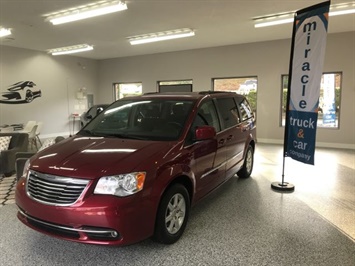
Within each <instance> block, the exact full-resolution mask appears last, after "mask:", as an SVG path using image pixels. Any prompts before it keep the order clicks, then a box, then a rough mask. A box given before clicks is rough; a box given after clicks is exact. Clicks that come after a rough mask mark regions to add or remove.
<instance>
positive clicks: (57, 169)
mask: <svg viewBox="0 0 355 266" xmlns="http://www.w3.org/2000/svg"><path fill="white" fill-rule="evenodd" d="M255 131H256V126H255V118H254V114H253V112H252V110H251V108H250V106H249V104H248V101H247V100H246V98H245V97H244V96H241V95H238V94H236V93H231V92H211V91H209V92H195V93H183V94H182V93H181V94H180V93H148V94H145V95H142V96H136V97H126V98H123V99H121V100H118V101H116V102H114V103H113V104H111V105H110V106H109V107H108V108H107V109H105V110H104V111H103V112H101V113H100V114H99V115H98V116H97V117H95V118H94V119H93V120H92V121H91V122H90V123H89V124H87V125H86V126H85V127H84V128H83V129H81V130H80V131H79V132H78V133H77V134H76V135H75V136H73V137H70V138H68V139H65V140H63V141H62V142H59V143H57V144H55V145H53V146H50V147H48V148H46V149H44V150H43V151H40V152H38V153H37V154H36V155H34V156H33V157H32V158H30V159H29V160H28V162H27V164H26V167H25V170H24V173H23V175H22V177H21V178H20V180H19V182H18V183H17V187H16V204H17V206H18V215H17V216H18V218H19V219H20V220H21V221H22V222H23V223H24V224H26V225H27V226H29V227H31V228H33V229H35V230H37V231H40V232H42V233H45V234H48V235H51V236H55V237H59V238H62V239H66V240H71V241H77V242H81V243H90V244H103V245H127V244H131V243H135V242H138V241H141V240H143V239H146V238H148V237H153V239H154V240H156V241H158V242H161V243H165V244H171V243H174V242H176V241H177V240H178V239H179V238H180V237H181V235H182V234H183V231H184V229H185V227H186V223H187V220H188V217H189V211H190V207H191V206H193V205H194V204H196V203H197V202H198V201H199V200H201V199H202V198H203V197H205V196H206V195H208V194H209V193H210V192H211V191H212V190H214V189H215V188H217V187H218V186H220V185H221V184H222V183H224V182H226V181H227V180H228V179H229V178H231V177H232V176H234V175H235V174H237V175H238V176H239V177H241V178H247V177H249V176H250V174H251V172H252V169H253V161H254V149H255V133H256V132H255Z"/></svg>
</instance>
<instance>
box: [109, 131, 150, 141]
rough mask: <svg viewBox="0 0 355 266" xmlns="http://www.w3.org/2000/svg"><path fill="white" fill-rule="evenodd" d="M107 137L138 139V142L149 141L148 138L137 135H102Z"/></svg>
mask: <svg viewBox="0 0 355 266" xmlns="http://www.w3.org/2000/svg"><path fill="white" fill-rule="evenodd" d="M102 135H103V136H105V137H116V138H122V139H138V140H147V139H148V138H146V137H139V136H135V135H129V134H122V133H112V134H102Z"/></svg>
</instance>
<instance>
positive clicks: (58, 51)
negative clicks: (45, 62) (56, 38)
mask: <svg viewBox="0 0 355 266" xmlns="http://www.w3.org/2000/svg"><path fill="white" fill-rule="evenodd" d="M93 49H94V47H93V46H91V45H88V44H78V45H73V46H67V47H61V48H55V49H49V50H48V53H50V54H52V55H63V54H74V53H80V52H85V51H90V50H93Z"/></svg>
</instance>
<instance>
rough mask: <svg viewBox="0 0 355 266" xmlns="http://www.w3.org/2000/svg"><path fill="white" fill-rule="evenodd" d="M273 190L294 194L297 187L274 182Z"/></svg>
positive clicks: (272, 184)
mask: <svg viewBox="0 0 355 266" xmlns="http://www.w3.org/2000/svg"><path fill="white" fill-rule="evenodd" d="M271 188H272V189H274V190H277V191H281V192H282V191H284V192H293V191H294V190H295V186H294V185H292V184H290V183H288V182H272V183H271Z"/></svg>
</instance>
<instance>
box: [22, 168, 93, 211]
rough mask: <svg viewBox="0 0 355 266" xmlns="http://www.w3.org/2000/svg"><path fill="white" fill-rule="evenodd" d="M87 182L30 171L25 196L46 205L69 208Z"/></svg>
mask: <svg viewBox="0 0 355 266" xmlns="http://www.w3.org/2000/svg"><path fill="white" fill-rule="evenodd" d="M88 183H89V180H85V179H76V178H70V177H61V176H54V175H48V174H42V173H39V172H35V171H30V172H29V174H28V180H27V184H26V191H27V195H28V196H29V197H31V198H32V199H34V200H36V201H39V202H41V203H44V204H48V205H55V206H69V205H72V204H73V203H75V202H76V201H77V200H78V198H79V197H80V195H81V193H82V192H83V190H84V188H85V187H86V185H87V184H88Z"/></svg>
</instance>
